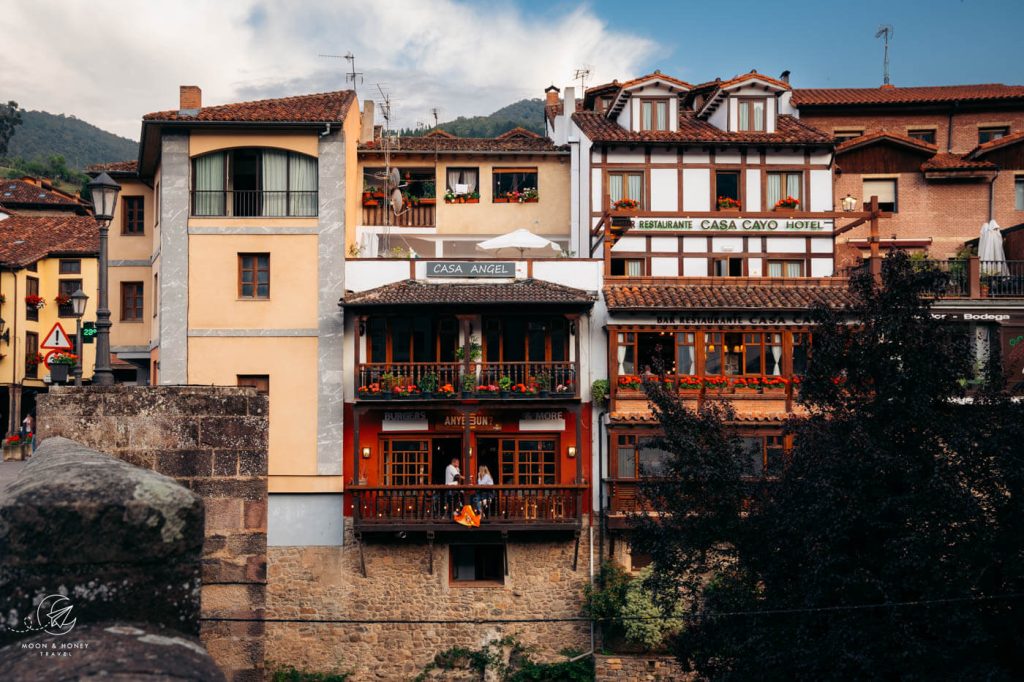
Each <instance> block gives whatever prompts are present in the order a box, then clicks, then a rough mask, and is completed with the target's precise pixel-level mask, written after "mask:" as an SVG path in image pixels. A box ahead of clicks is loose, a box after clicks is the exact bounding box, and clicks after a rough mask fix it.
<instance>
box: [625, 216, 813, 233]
mask: <svg viewBox="0 0 1024 682" xmlns="http://www.w3.org/2000/svg"><path fill="white" fill-rule="evenodd" d="M633 229H634V230H666V231H673V232H675V231H679V232H699V231H702V230H706V231H708V232H718V231H724V232H789V231H803V230H807V231H812V232H831V231H832V229H833V221H832V220H831V219H828V220H808V219H804V218H781V219H779V218H633Z"/></svg>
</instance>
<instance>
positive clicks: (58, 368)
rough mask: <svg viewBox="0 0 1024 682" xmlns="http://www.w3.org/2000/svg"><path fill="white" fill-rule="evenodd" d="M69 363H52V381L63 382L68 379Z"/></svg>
mask: <svg viewBox="0 0 1024 682" xmlns="http://www.w3.org/2000/svg"><path fill="white" fill-rule="evenodd" d="M68 369H69V368H68V366H67V365H50V381H53V382H55V383H63V382H65V381H67V380H68Z"/></svg>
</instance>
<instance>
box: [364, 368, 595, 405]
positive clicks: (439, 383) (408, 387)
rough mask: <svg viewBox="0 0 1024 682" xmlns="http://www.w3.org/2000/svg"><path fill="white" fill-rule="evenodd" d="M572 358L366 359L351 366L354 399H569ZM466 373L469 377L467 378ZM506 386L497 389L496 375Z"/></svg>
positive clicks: (573, 391) (574, 393) (575, 385)
mask: <svg viewBox="0 0 1024 682" xmlns="http://www.w3.org/2000/svg"><path fill="white" fill-rule="evenodd" d="M578 376H579V370H578V366H577V364H576V363H575V362H568V361H565V362H472V363H469V364H468V365H467V364H466V363H464V362H395V363H384V362H371V363H363V364H360V365H358V366H357V367H356V397H357V398H358V399H359V400H390V399H402V400H409V399H419V400H438V399H440V400H455V399H461V398H472V399H485V400H486V399H499V400H501V399H513V398H519V399H562V400H564V399H567V398H568V399H574V398H579V382H578V381H577V378H578ZM466 377H469V378H468V379H467V378H466ZM503 378H507V379H508V383H509V384H510V386H509V388H508V389H507V390H504V391H503V390H502V389H501V383H502V379H503Z"/></svg>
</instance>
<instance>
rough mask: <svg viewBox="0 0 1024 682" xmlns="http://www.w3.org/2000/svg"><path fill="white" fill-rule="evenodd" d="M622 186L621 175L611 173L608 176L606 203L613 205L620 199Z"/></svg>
mask: <svg viewBox="0 0 1024 682" xmlns="http://www.w3.org/2000/svg"><path fill="white" fill-rule="evenodd" d="M622 185H623V178H622V174H621V173H611V174H609V175H608V201H609V203H612V204H614V203H615V202H616V201H619V200H620V199H622Z"/></svg>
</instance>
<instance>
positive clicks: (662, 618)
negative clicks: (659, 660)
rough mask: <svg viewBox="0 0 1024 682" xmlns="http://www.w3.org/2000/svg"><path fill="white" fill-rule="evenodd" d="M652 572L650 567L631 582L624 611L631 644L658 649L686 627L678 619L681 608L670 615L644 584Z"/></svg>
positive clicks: (623, 615) (624, 621)
mask: <svg viewBox="0 0 1024 682" xmlns="http://www.w3.org/2000/svg"><path fill="white" fill-rule="evenodd" d="M650 573H651V571H650V568H646V569H644V570H643V571H641V572H640V573H639V574H638V575H637V576H635V577H634V578H633V579H632V580H631V581H630V582H629V586H628V587H627V588H626V600H625V602H624V603H623V605H622V611H621V614H622V625H623V629H624V630H625V633H626V639H628V640H629V641H630V642H632V643H633V644H639V645H641V646H643V647H645V648H647V649H657V648H659V647H661V646H663V645H664V644H665V640H666V638H667V637H668V636H669V635H671V634H673V633H675V632H678V631H679V630H680V628H682V627H683V621H682V620H681V619H680V618H678V617H677V616H678V615H679V609H678V608H676V609H675V610H674V611H673V613H672V614H671V615H669V616H666V615H664V613H663V612H662V610H661V609H660V608H659V607H658V606H657V605H656V604H655V603H654V596H653V595H652V594H651V592H650V591H649V590H648V589H647V588H646V586H645V585H644V580H646V578H647V576H649V575H650Z"/></svg>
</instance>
